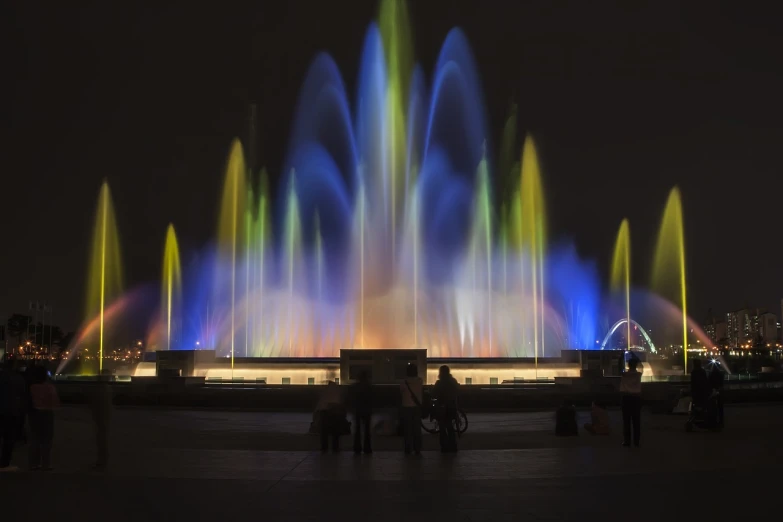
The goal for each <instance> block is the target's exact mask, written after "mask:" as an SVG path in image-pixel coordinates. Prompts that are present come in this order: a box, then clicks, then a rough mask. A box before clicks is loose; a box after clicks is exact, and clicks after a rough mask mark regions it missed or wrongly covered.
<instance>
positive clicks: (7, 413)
mask: <svg viewBox="0 0 783 522" xmlns="http://www.w3.org/2000/svg"><path fill="white" fill-rule="evenodd" d="M26 395H27V385H26V384H25V381H24V377H22V376H21V375H20V374H19V373H18V372H16V371H15V369H14V368H13V365H12V364H11V363H10V362H6V363H5V364H4V365H3V369H2V370H0V472H2V471H17V470H18V469H19V468H17V467H16V466H11V456H12V455H13V451H14V446H15V445H16V442H17V441H18V439H19V436H20V433H21V430H20V428H21V426H20V425H21V423H22V419H24V412H25V408H26V406H27V397H26Z"/></svg>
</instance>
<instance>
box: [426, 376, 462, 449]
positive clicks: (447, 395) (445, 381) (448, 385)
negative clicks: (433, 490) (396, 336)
mask: <svg viewBox="0 0 783 522" xmlns="http://www.w3.org/2000/svg"><path fill="white" fill-rule="evenodd" d="M458 390H459V383H458V382H457V381H456V379H454V377H453V376H452V375H451V370H450V369H449V367H448V366H446V365H445V364H444V365H443V366H441V367H440V370H439V371H438V382H436V383H435V387H434V388H433V390H432V394H433V396H434V397H435V399H436V400H437V408H438V410H437V418H438V426H439V427H440V451H442V452H443V453H456V452H457V432H456V429H455V428H456V427H455V423H456V421H457V394H458Z"/></svg>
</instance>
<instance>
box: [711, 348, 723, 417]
mask: <svg viewBox="0 0 783 522" xmlns="http://www.w3.org/2000/svg"><path fill="white" fill-rule="evenodd" d="M709 382H710V388H711V389H712V391H713V393H716V397H715V400H716V404H715V406H716V409H717V419H716V421H717V424H718V427H719V428H722V427H723V372H722V371H721V369H720V366H719V363H716V364H715V365H714V366H713V367H712V371H711V372H710V379H709Z"/></svg>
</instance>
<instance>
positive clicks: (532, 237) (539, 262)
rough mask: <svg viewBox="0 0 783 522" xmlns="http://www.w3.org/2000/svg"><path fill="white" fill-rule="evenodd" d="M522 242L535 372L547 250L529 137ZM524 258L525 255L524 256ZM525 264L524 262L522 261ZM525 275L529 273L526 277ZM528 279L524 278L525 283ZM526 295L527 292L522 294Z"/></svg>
mask: <svg viewBox="0 0 783 522" xmlns="http://www.w3.org/2000/svg"><path fill="white" fill-rule="evenodd" d="M520 206H521V209H520V210H521V212H520V214H521V215H520V221H521V222H520V223H519V225H518V226H519V230H520V239H521V244H522V248H523V249H524V250H526V251H527V253H528V254H529V258H530V261H529V263H528V266H527V268H525V267H524V265H523V276H528V277H529V278H530V280H531V286H532V289H531V290H532V296H533V299H532V301H533V344H534V350H535V352H534V357H535V364H536V371H538V354H539V352H540V353H541V354H542V355H543V354H544V346H545V343H544V255H545V248H546V209H545V206H544V190H543V186H542V183H541V169H540V166H539V163H538V155H537V154H536V147H535V144H534V142H533V138H531V137H530V136H528V137H527V138H526V139H525V144H524V147H523V149H522V180H521V186H520ZM522 259H524V256H522ZM523 263H524V261H523ZM524 272H527V273H526V274H525V273H524ZM524 279H525V277H523V281H524ZM523 294H524V292H523Z"/></svg>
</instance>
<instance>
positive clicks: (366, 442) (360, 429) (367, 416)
mask: <svg viewBox="0 0 783 522" xmlns="http://www.w3.org/2000/svg"><path fill="white" fill-rule="evenodd" d="M351 402H352V405H353V417H354V421H355V423H356V427H355V428H354V432H353V452H354V453H356V454H359V453H362V451H364V453H365V454H367V455H368V454H370V453H372V444H371V436H370V431H371V424H372V423H371V420H372V384H371V383H370V375H369V374H368V373H367V372H366V371H363V372H362V373H360V374H359V380H358V381H356V383H354V384H353V385H352V386H351ZM362 442H363V444H362Z"/></svg>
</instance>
